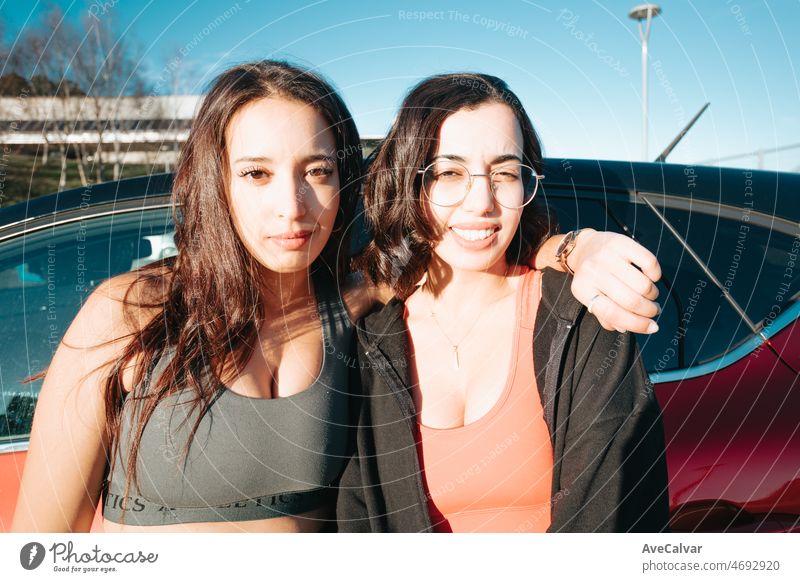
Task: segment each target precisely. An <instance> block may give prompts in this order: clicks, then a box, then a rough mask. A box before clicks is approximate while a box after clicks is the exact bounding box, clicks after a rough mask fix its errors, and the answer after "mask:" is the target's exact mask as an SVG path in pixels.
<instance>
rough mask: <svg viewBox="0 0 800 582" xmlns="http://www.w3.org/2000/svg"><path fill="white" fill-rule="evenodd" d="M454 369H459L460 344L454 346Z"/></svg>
mask: <svg viewBox="0 0 800 582" xmlns="http://www.w3.org/2000/svg"><path fill="white" fill-rule="evenodd" d="M453 369H454V370H458V369H459V365H458V346H453Z"/></svg>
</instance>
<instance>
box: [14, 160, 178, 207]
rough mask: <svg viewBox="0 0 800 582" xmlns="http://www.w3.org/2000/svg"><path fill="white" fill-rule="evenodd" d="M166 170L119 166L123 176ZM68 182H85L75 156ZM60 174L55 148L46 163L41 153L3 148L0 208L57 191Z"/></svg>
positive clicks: (90, 170)
mask: <svg viewBox="0 0 800 582" xmlns="http://www.w3.org/2000/svg"><path fill="white" fill-rule="evenodd" d="M113 171H114V166H113V164H106V165H105V167H104V168H103V181H108V180H112V179H113ZM160 171H163V170H161V169H160V167H159V168H153V167H152V166H149V165H127V166H121V167H120V179H122V178H132V177H134V176H143V175H146V174H152V173H153V172H160ZM86 173H87V179H89V180H94V179H95V169H94V166H92V165H88V166H86ZM66 174H67V176H66V177H67V184H66V188H65V189H70V188H79V187H80V186H82V184H81V180H80V176H79V174H78V164H77V163H76V162H75V160H67V172H66ZM60 176H61V158H60V156H59V155H58V153H57V152H56V153H55V154H53V155H51V156H50V159H49V160H48V163H47V164H42V163H41V157H39V158H37V157H36V156H33V155H22V154H11V155H5V156H4V155H2V148H0V208H6V207H8V206H11V205H12V204H17V203H19V202H25V201H26V200H28V199H29V198H36V197H38V196H44V195H46V194H52V193H53V192H56V191H58V180H59V177H60Z"/></svg>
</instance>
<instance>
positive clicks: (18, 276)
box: [0, 209, 176, 444]
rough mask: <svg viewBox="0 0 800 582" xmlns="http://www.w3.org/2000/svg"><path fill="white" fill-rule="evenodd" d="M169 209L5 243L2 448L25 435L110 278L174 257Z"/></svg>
mask: <svg viewBox="0 0 800 582" xmlns="http://www.w3.org/2000/svg"><path fill="white" fill-rule="evenodd" d="M173 231H174V228H173V226H172V223H171V218H170V210H169V209H158V210H146V211H136V212H129V213H124V214H119V215H115V216H103V217H98V218H92V219H87V220H83V221H76V222H72V223H69V224H63V225H59V226H55V227H52V228H46V229H44V230H40V231H37V232H33V233H31V234H28V235H26V236H24V237H23V236H19V237H17V238H14V239H11V240H7V241H4V242H2V243H0V325H1V326H2V329H3V334H2V336H0V354H1V355H0V389H2V397H1V398H0V444H2V443H3V442H8V441H11V440H14V439H19V438H26V437H27V435H28V434H29V432H30V426H31V419H32V417H33V409H34V407H35V404H36V398H37V396H38V394H39V389H40V388H41V381H37V382H33V383H30V384H23V383H22V380H23V379H24V378H26V377H28V376H30V375H32V374H35V373H37V372H39V371H41V370H42V369H44V368H45V367H46V366H47V365H48V363H49V362H50V359H51V357H52V355H53V353H54V352H55V349H56V347H57V346H58V343H59V341H60V340H61V337H62V336H63V335H64V333H65V332H66V330H67V328H68V327H69V325H70V323H71V322H72V319H73V318H74V317H75V315H76V314H77V312H78V309H79V308H80V306H81V303H82V302H83V300H84V299H85V298H86V297H87V296H88V294H89V293H91V291H92V290H93V289H94V288H95V287H96V286H97V285H98V284H99V283H100V282H102V281H103V280H104V279H107V278H108V277H111V276H114V275H118V274H120V273H123V272H126V271H129V270H131V269H135V268H137V267H140V266H142V265H145V264H147V263H149V262H152V261H155V260H158V259H160V258H163V257H166V256H171V255H174V254H175V252H176V251H175V245H174V241H173Z"/></svg>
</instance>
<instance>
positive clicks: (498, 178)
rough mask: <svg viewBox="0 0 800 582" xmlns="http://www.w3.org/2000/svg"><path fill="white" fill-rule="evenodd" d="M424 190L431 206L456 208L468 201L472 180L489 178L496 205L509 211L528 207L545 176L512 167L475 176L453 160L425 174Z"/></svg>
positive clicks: (432, 166)
mask: <svg viewBox="0 0 800 582" xmlns="http://www.w3.org/2000/svg"><path fill="white" fill-rule="evenodd" d="M417 173H418V174H420V175H421V176H422V190H423V192H424V193H425V196H426V197H427V198H428V200H430V202H431V204H435V205H436V206H455V205H457V204H460V203H461V202H463V201H464V198H466V197H467V193H468V192H469V190H470V188H471V187H472V180H473V179H474V178H476V177H479V176H485V177H487V178H489V185H490V187H491V190H492V196H493V197H494V199H495V201H496V202H497V203H498V204H499V205H500V206H503V207H505V208H510V209H518V208H522V207H523V206H525V205H526V204H528V203H529V202H530V201H531V200H533V197H534V196H535V195H536V191H537V190H538V189H539V180H542V179H543V178H544V176H541V175H539V174H537V173H536V170H534V169H533V168H531V167H530V166H526V165H525V164H518V163H509V164H504V165H503V166H501V167H499V168H497V169H496V170H492V171H491V172H489V173H488V174H473V173H472V172H470V171H469V170H468V169H467V168H466V166H464V165H463V164H461V163H459V162H454V161H452V160H441V161H438V162H433V163H432V164H430V165H428V166H427V167H426V168H425V169H424V170H417Z"/></svg>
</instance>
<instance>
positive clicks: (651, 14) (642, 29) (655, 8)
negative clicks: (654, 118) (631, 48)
mask: <svg viewBox="0 0 800 582" xmlns="http://www.w3.org/2000/svg"><path fill="white" fill-rule="evenodd" d="M659 14H661V7H660V6H659V5H658V4H638V5H637V6H634V7H633V8H632V9H631V11H630V12H629V13H628V16H629V17H630V18H632V19H633V20H636V21H637V22H638V23H639V38H640V39H641V41H642V156H643V158H644V161H647V159H648V158H647V40H648V39H649V38H650V21H651V20H652V19H653V18H655V17H656V16H658V15H659ZM643 21H646V23H645V25H644V26H642V22H643Z"/></svg>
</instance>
